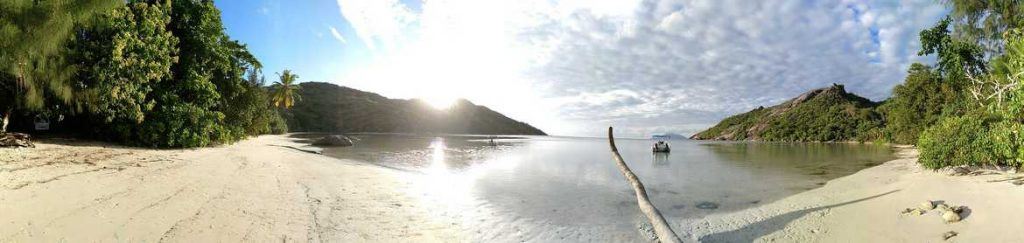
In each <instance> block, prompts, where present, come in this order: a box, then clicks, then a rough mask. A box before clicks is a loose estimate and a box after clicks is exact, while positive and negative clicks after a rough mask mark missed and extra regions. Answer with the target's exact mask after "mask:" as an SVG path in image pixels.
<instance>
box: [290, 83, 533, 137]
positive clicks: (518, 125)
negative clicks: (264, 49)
mask: <svg viewBox="0 0 1024 243" xmlns="http://www.w3.org/2000/svg"><path fill="white" fill-rule="evenodd" d="M300 85H301V86H302V89H301V90H300V92H299V93H300V95H301V100H299V101H298V102H296V104H295V106H294V107H292V108H291V109H290V110H288V111H285V112H284V113H283V115H284V117H285V119H286V120H287V121H288V127H289V129H290V130H291V131H307V132H382V133H454V134H503V135H545V134H544V132H543V131H541V130H540V129H537V128H534V127H533V126H530V125H529V124H526V123H523V122H519V121H516V120H513V119H511V118H508V117H506V116H505V115H502V114H501V113H498V112H495V111H493V110H491V109H489V108H487V107H484V106H478V105H475V104H473V103H471V102H469V101H468V100H459V101H457V102H456V103H455V104H454V105H452V107H451V108H449V109H447V110H438V109H434V108H432V107H431V106H430V105H428V104H426V103H424V102H422V101H419V100H403V99H389V98H387V97H384V96H381V95H378V94H375V93H370V92H364V91H360V90H356V89H352V88H348V87H342V86H338V85H334V84H330V83H321V82H307V83H302V84H300Z"/></svg>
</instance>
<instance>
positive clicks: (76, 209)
mask: <svg viewBox="0 0 1024 243" xmlns="http://www.w3.org/2000/svg"><path fill="white" fill-rule="evenodd" d="M280 145H284V146H301V144H299V143H295V142H293V141H292V140H291V139H289V138H286V137H284V136H274V135H271V136H259V137H254V138H250V139H248V140H244V141H240V142H238V143H236V144H232V145H227V146H221V147H213V148H201V149H190V150H150V149H140V148H129V147H120V146H116V145H109V144H103V143H97V142H91V141H82V142H77V141H71V142H63V141H57V142H53V141H40V142H39V143H37V147H36V148H34V149H4V150H0V215H3V216H2V220H0V242H19V241H23V242H34V241H44V242H46V241H50V242H53V241H63V240H72V241H83V242H95V241H110V240H117V241H122V240H127V241H147V242H156V241H172V242H196V241H199V242H206V241H226V242H238V241H330V242H339V241H340V242H352V241H460V240H462V239H463V237H461V235H460V234H459V233H460V232H457V231H456V230H454V229H452V228H453V227H450V226H451V222H444V221H439V220H438V219H436V218H431V217H427V216H426V215H428V213H429V210H430V209H428V208H426V207H424V206H421V205H418V204H417V203H415V202H416V199H414V198H410V197H409V196H408V195H406V194H405V193H403V192H402V191H401V190H399V189H398V188H402V187H405V186H407V182H405V181H402V180H401V177H402V176H403V175H402V173H401V172H398V171H393V170H389V169H384V168H381V167H376V166H372V165H367V164H364V163H360V162H357V161H348V160H341V159H335V158H330V157H326V156H320V155H315V154H310V153H305V152H301V151H297V150H293V149H289V148H284V147H278V146H280Z"/></svg>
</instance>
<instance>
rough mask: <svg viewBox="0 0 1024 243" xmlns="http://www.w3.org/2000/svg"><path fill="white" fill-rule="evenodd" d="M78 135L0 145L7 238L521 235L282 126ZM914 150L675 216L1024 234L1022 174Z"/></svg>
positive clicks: (722, 237)
mask: <svg viewBox="0 0 1024 243" xmlns="http://www.w3.org/2000/svg"><path fill="white" fill-rule="evenodd" d="M69 144H71V145H62V144H61V143H59V142H54V141H50V142H48V143H42V144H40V145H39V147H38V148H35V149H0V242H9V241H14V242H53V241H60V240H69V241H74V242H95V241H132V242H139V241H147V242H154V241H169V242H196V241H203V242H209V241H217V242H238V241H246V242H250V241H256V242H266V241H289V242H292V241H300V242H302V241H332V242H353V241H357V242H362V241H376V242H381V241H384V242H394V241H403V242H423V241H446V242H451V241H467V240H472V239H489V240H487V241H503V240H502V239H505V240H508V241H512V240H516V239H521V238H520V237H521V236H516V235H505V236H502V235H494V234H495V233H494V232H486V231H487V230H486V229H487V228H488V227H491V228H493V229H495V232H509V231H508V229H507V228H513V229H514V228H516V227H517V226H514V225H487V224H484V225H486V226H485V227H479V226H474V225H477V224H483V220H482V219H480V222H467V221H466V218H467V217H466V215H461V214H479V215H490V214H491V213H493V212H489V211H486V210H485V211H486V212H485V211H480V212H462V213H460V212H447V211H451V210H455V209H458V208H461V207H449V208H447V209H445V208H443V207H445V206H444V205H440V206H439V205H438V204H437V203H426V202H424V200H422V198H411V197H410V196H409V195H415V194H416V192H411V190H414V189H415V188H417V187H416V185H412V184H411V183H415V182H416V181H415V180H413V179H411V178H415V176H414V175H411V174H410V173H407V172H402V171H396V170H392V169H386V168H380V167H375V166H371V165H366V164H361V163H359V162H354V161H346V160H338V159H334V158H329V157H325V156H320V155H315V154H309V153H304V152H300V151H297V150H294V149H291V148H285V147H279V146H277V145H284V146H301V145H299V144H296V143H294V142H291V141H290V140H289V139H287V138H285V137H283V136H262V137H258V138H254V139H250V140H247V141H243V142H240V143H238V144H234V145H231V146H225V147H221V148H204V149H196V150H145V149H136V148H120V147H110V145H105V144H99V143H83V142H70V143H69ZM908 152H909V154H907V155H906V156H907V157H906V158H903V159H899V160H894V161H891V162H888V163H885V164H882V165H880V166H877V167H873V168H869V169H865V170H863V171H861V172H858V173H856V174H854V175H851V176H847V177H843V178H839V179H836V180H833V181H831V182H829V183H828V184H827V185H825V186H824V187H821V188H818V189H815V190H811V191H807V192H804V193H800V194H797V195H794V196H791V197H788V198H785V199H782V200H779V201H776V202H773V203H769V204H766V205H762V206H760V207H756V208H750V209H747V210H742V211H738V212H732V213H727V214H720V215H711V216H708V217H705V218H703V219H696V220H687V221H671V220H670V222H671V223H673V225H672V226H673V228H674V229H675V230H676V232H677V233H681V234H683V235H682V237H683V238H684V239H688V240H692V241H696V240H703V241H712V242H714V241H724V242H746V241H782V242H836V241H838V242H940V241H942V234H943V233H945V232H947V231H956V232H958V233H959V235H958V236H956V237H954V238H952V239H950V240H951V241H962V242H1021V241H1024V235H1022V234H1020V233H1019V230H1020V229H1024V186H1015V185H1012V184H1010V183H1008V182H1005V181H1003V182H987V181H990V180H1000V179H1005V178H1008V177H1012V175H987V176H963V177H951V176H946V175H942V174H939V173H936V172H932V171H928V170H923V169H921V168H920V167H918V166H917V165H916V163H915V160H916V158H915V156H916V155H915V154H914V151H913V150H908ZM641 179H642V178H641ZM623 183H625V182H623ZM925 200H943V201H945V202H946V203H947V204H951V205H965V206H967V207H969V211H967V213H964V215H965V218H964V220H963V221H962V222H958V223H951V224H947V223H944V222H942V220H941V218H940V217H939V215H938V214H937V213H935V212H930V213H929V214H926V215H920V216H917V215H901V214H900V211H902V210H903V209H904V208H909V207H917V206H918V204H920V203H921V202H922V201H925ZM427 204H430V205H427ZM439 207H442V208H439ZM498 216H501V215H498ZM495 217H497V216H495ZM515 218H518V217H515ZM499 222H506V223H508V222H509V221H499ZM463 226H465V227H463ZM498 228H502V229H503V230H497V229H498ZM556 230H557V229H556ZM499 234H500V233H499ZM638 234H639V233H638ZM579 239H587V237H586V236H584V235H581V236H579ZM636 239H641V237H640V236H638V237H637V238H636ZM620 240H622V239H620ZM516 241H518V240H516Z"/></svg>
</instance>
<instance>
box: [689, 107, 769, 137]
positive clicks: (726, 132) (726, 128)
mask: <svg viewBox="0 0 1024 243" xmlns="http://www.w3.org/2000/svg"><path fill="white" fill-rule="evenodd" d="M766 111H767V109H765V108H764V107H763V106H762V107H757V109H754V110H751V111H748V112H746V113H741V114H739V115H734V116H731V117H728V118H725V119H724V120H722V121H721V122H719V123H718V125H715V126H714V127H711V128H708V130H705V131H703V132H700V133H699V134H698V135H697V136H699V137H706V138H713V137H721V136H727V137H731V138H732V139H733V140H745V139H747V135H748V133H747V132H746V131H748V130H750V129H751V128H752V127H753V126H755V125H757V124H758V123H759V122H760V120H761V119H764V117H766V116H767V114H768V113H767V112H766Z"/></svg>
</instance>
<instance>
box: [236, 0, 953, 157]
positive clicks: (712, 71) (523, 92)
mask: <svg viewBox="0 0 1024 243" xmlns="http://www.w3.org/2000/svg"><path fill="white" fill-rule="evenodd" d="M216 4H217V6H218V7H219V8H220V9H221V11H222V14H223V15H222V18H223V21H224V24H225V28H226V30H227V32H228V34H229V35H230V36H231V37H232V38H234V39H237V40H240V41H241V42H243V43H246V44H247V45H248V47H249V50H250V51H251V52H252V53H253V54H255V55H256V57H257V58H259V60H260V61H261V62H262V63H263V66H264V74H265V75H266V76H267V78H268V80H274V78H275V77H276V75H275V73H278V72H281V70H284V69H290V70H293V72H295V73H297V74H299V77H300V78H299V80H300V81H304V82H308V81H321V82H331V83H335V84H338V85H342V86H348V87H352V88H356V89H360V90H364V91H369V92H374V93H378V94H381V95H384V96H387V97H390V98H402V99H410V98H419V99H424V100H426V101H428V102H430V103H431V104H434V105H435V106H437V107H444V106H445V105H446V104H450V103H451V102H453V101H454V100H456V99H459V98H465V99H468V100H470V101H472V102H473V103H476V104H478V105H484V106H487V107H490V108H491V109H493V110H496V111H498V112H501V113H503V114H505V115H507V116H509V117H511V118H514V119H517V120H520V121H524V122H527V123H530V124H531V125H534V126H536V127H538V128H540V129H541V130H544V131H545V132H547V133H549V134H553V135H567V136H600V135H601V134H602V132H603V131H604V129H606V128H607V127H608V126H614V127H616V130H617V133H618V134H620V136H625V137H647V136H649V135H651V134H658V133H665V132H672V133H680V134H686V135H689V134H692V133H695V132H698V131H700V130H702V129H705V128H707V127H710V126H712V125H714V124H715V123H716V122H718V121H719V120H721V119H722V118H725V117H728V116H729V115H733V114H736V113H740V112H745V111H749V110H751V109H753V108H756V107H758V106H770V105H774V104H777V103H780V102H783V101H785V100H787V99H789V98H792V97H795V96H797V95H799V94H801V93H803V92H806V91H808V90H810V89H815V88H822V87H827V86H829V85H831V84H833V83H839V84H844V85H845V86H846V88H847V91H851V92H854V93H856V94H858V95H861V96H865V97H867V98H869V99H872V100H875V101H880V100H882V99H885V98H887V97H888V96H889V95H890V94H891V90H892V88H893V87H894V86H895V85H896V84H899V83H900V82H902V81H903V78H904V77H905V76H906V70H907V68H908V67H909V65H910V64H911V63H914V62H923V63H926V64H931V63H934V57H927V56H925V57H921V56H918V55H917V52H918V50H919V49H920V43H919V42H918V38H917V37H918V33H919V32H920V31H921V30H923V29H925V28H928V27H931V26H933V25H934V24H935V23H936V22H937V21H938V20H939V19H941V18H943V17H944V16H945V15H946V13H947V12H948V10H947V9H946V8H945V7H944V6H942V5H941V4H939V3H938V1H936V0H879V1H873V0H830V1H813V0H804V1H790V0H614V1H613V0H608V1H593V0H336V1H335V0H304V1H285V0H245V1H242V0H231V1H228V0H222V1H217V2H216Z"/></svg>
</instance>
